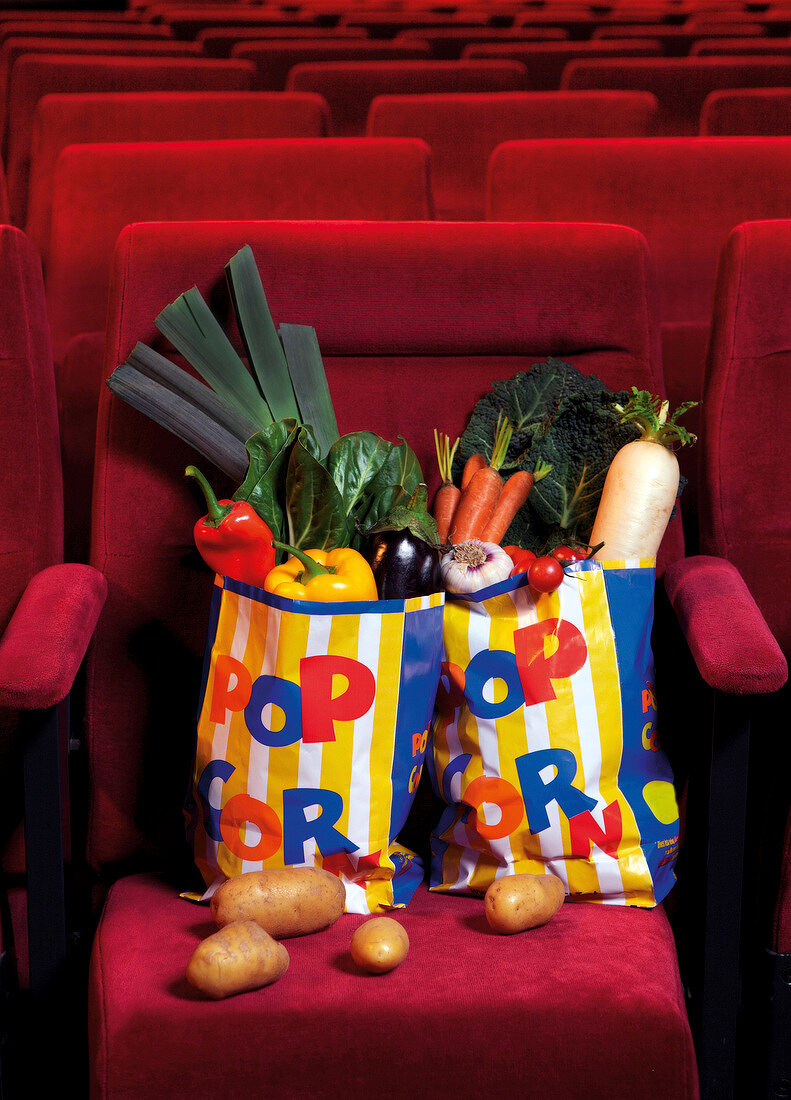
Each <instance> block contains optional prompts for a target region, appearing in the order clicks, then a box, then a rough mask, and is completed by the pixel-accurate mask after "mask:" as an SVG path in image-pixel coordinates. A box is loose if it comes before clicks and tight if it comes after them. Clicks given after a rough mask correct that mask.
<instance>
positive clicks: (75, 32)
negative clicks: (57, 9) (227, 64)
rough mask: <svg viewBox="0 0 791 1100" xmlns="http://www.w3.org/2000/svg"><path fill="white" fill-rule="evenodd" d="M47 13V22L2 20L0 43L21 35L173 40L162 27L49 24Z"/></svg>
mask: <svg viewBox="0 0 791 1100" xmlns="http://www.w3.org/2000/svg"><path fill="white" fill-rule="evenodd" d="M49 15H50V13H49V12H47V18H46V19H42V18H39V19H25V20H18V19H14V20H5V19H4V20H2V21H1V22H0V43H2V42H4V41H5V40H6V38H11V37H13V36H15V35H19V34H24V35H26V36H27V37H31V36H33V35H35V36H37V37H39V38H56V37H57V38H64V39H68V38H77V39H81V40H86V39H89V38H126V39H133V38H149V39H152V38H172V37H173V32H172V31H171V29H170V27H166V26H163V25H161V24H154V23H143V22H132V21H130V20H126V21H125V22H123V23H122V22H120V21H114V20H107V19H59V20H54V21H51V20H50V19H49Z"/></svg>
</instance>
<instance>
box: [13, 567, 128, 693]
mask: <svg viewBox="0 0 791 1100" xmlns="http://www.w3.org/2000/svg"><path fill="white" fill-rule="evenodd" d="M106 596H107V582H106V581H105V579H104V577H103V576H102V574H101V573H99V572H98V571H97V570H96V569H93V568H91V566H89V565H79V564H66V565H50V566H49V567H48V568H46V569H42V570H41V572H39V573H37V574H36V575H35V576H34V577H33V578H32V580H31V581H30V583H29V584H28V586H27V588H26V589H25V591H24V593H23V595H22V598H21V599H20V601H19V603H18V604H17V606H16V609H15V610H14V614H13V615H12V617H11V621H10V622H9V624H8V626H7V627H6V629H5V631H4V632H3V635H2V638H0V707H5V708H7V709H9V710H17V709H18V710H44V709H46V708H47V707H51V706H54V705H55V704H56V703H59V702H60V701H61V700H62V699H64V698H65V697H66V695H67V694H68V693H69V691H70V690H71V687H72V684H73V683H74V678H75V676H76V675H77V672H78V670H79V668H80V665H81V664H82V660H83V657H84V656H85V651H86V649H87V648H88V642H89V641H90V639H91V635H92V634H93V630H94V627H95V626H96V621H97V619H98V618H99V614H100V613H101V610H102V606H103V604H104V600H105V598H106Z"/></svg>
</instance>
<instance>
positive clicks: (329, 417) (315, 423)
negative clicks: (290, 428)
mask: <svg viewBox="0 0 791 1100" xmlns="http://www.w3.org/2000/svg"><path fill="white" fill-rule="evenodd" d="M279 331H280V339H281V340H282V341H283V348H284V350H285V353H286V359H287V360H288V369H289V372H290V374H291V382H292V384H293V386H294V393H295V395H296V399H297V404H298V405H299V413H300V418H301V420H302V423H303V424H310V426H311V427H312V428H313V432H314V434H315V436H316V439H317V440H318V444H319V447H320V448H321V453H322V454H326V453H327V451H329V449H330V447H331V446H332V444H333V443H334V442H335V441H336V439H338V436H339V432H338V423H337V421H336V419H335V410H334V409H333V406H332V397H331V396H330V388H329V385H328V384H327V375H326V373H325V371H324V362H323V360H322V358H321V351H320V349H319V342H318V340H317V338H316V330H315V329H314V328H311V326H310V325H285V324H281V326H280V329H279Z"/></svg>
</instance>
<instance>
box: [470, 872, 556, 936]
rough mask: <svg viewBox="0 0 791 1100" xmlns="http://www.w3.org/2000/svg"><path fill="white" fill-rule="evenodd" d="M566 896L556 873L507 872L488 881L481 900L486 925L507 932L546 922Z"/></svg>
mask: <svg viewBox="0 0 791 1100" xmlns="http://www.w3.org/2000/svg"><path fill="white" fill-rule="evenodd" d="M565 897H566V888H565V887H564V885H563V880H562V879H560V878H558V876H557V875H550V874H547V875H507V876H506V877H505V878H498V879H497V880H496V881H495V882H493V883H492V884H491V886H490V887H489V889H488V890H487V891H486V894H485V895H484V899H483V900H484V905H485V909H486V919H487V921H488V922H489V926H490V927H491V928H493V929H494V931H495V932H502V933H506V934H508V933H511V932H524V931H525V929H527V928H538V926H539V925H541V924H546V923H547V921H548V920H551V919H552V917H554V915H555V913H557V911H558V909H560V907H561V905H562V904H563V901H564V898H565Z"/></svg>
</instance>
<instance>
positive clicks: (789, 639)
mask: <svg viewBox="0 0 791 1100" xmlns="http://www.w3.org/2000/svg"><path fill="white" fill-rule="evenodd" d="M790 256H791V220H786V221H765V222H748V223H746V224H744V225H741V226H739V227H738V228H736V229H734V231H733V232H732V234H731V235H730V237H729V239H728V241H727V245H726V247H725V248H724V250H723V255H722V260H721V265H720V270H719V276H718V283H717V294H716V298H715V308H714V320H713V326H712V341H711V346H710V354H709V359H708V363H707V373H706V401H705V404H704V406H703V410H702V418H703V430H702V439H701V444H702V446H701V460H702V466H701V472H702V477H701V489H700V513H701V547H702V549H703V550H704V551H705V552H706V553H710V554H717V555H720V556H721V557H725V558H727V559H728V560H729V561H732V562H734V564H735V565H736V567H737V568H738V569H739V572H740V573H741V574H742V576H743V577H744V579H745V581H746V582H747V585H748V587H749V589H750V591H751V592H752V594H753V596H754V597H755V599H756V601H757V603H758V606H759V607H760V608H761V610H762V612H763V614H764V615H765V617H766V621H767V622H768V624H769V626H770V628H771V630H772V632H773V633H774V635H775V637H776V638H777V640H778V642H779V643H780V646H781V647H782V649H783V651H784V653H785V654H786V656H788V655H789V654H791V602H789V600H788V598H787V593H786V592H785V590H784V589H783V584H782V581H780V578H782V577H783V576H785V574H786V573H787V571H788V569H789V567H791V496H790V495H789V481H788V474H787V471H786V470H785V469H784V468H783V463H782V462H779V461H778V454H777V449H776V445H775V441H776V440H777V439H779V438H782V437H783V432H784V423H785V421H786V420H788V416H787V412H788V410H789V409H790V408H791V261H790V260H789V257H790ZM756 529H758V531H759V532H760V534H759V537H756Z"/></svg>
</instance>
